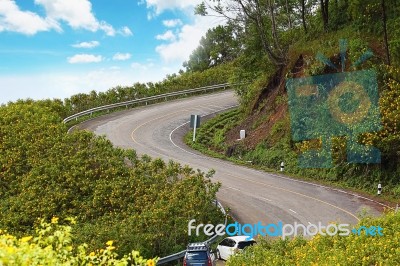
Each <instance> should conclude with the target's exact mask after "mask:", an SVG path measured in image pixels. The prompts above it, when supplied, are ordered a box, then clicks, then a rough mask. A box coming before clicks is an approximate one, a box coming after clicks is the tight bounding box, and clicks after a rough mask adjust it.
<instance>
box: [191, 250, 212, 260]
mask: <svg viewBox="0 0 400 266" xmlns="http://www.w3.org/2000/svg"><path fill="white" fill-rule="evenodd" d="M186 259H187V260H207V259H208V257H207V252H206V251H191V252H188V253H187V257H186Z"/></svg>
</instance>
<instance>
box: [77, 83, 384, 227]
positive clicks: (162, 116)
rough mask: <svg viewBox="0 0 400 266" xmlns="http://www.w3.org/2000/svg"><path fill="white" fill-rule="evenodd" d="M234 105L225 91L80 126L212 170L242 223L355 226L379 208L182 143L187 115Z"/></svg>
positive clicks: (140, 149) (380, 208) (141, 151)
mask: <svg viewBox="0 0 400 266" xmlns="http://www.w3.org/2000/svg"><path fill="white" fill-rule="evenodd" d="M235 105H237V99H236V97H235V95H234V93H233V92H232V91H223V92H219V93H215V94H209V95H203V96H195V97H191V98H186V99H181V100H174V101H170V102H165V103H159V104H154V105H150V106H146V107H139V108H135V109H130V110H126V111H122V112H118V113H112V114H110V115H106V116H102V117H98V118H95V119H92V120H90V121H86V122H84V123H82V124H80V125H79V127H80V128H82V129H88V130H91V131H93V132H95V134H97V135H105V136H106V137H107V138H108V139H110V140H111V141H112V142H113V143H114V145H116V146H119V147H122V148H127V149H132V148H133V149H135V150H136V151H137V153H138V154H148V155H150V156H152V157H161V158H162V159H164V160H167V161H168V160H171V159H172V160H174V161H177V162H180V163H182V164H186V165H189V166H191V167H193V168H194V169H200V170H202V171H208V170H209V169H214V170H216V174H215V176H214V177H213V178H212V179H213V180H214V181H219V182H221V183H222V187H221V189H220V191H219V192H218V195H217V196H218V199H219V200H220V201H221V202H222V203H223V204H224V206H225V207H229V208H231V213H232V214H233V216H234V217H235V218H236V219H237V220H238V221H239V222H241V223H257V222H258V221H261V222H262V223H263V224H267V223H277V222H279V221H282V222H284V223H291V224H293V223H294V222H297V223H302V224H305V225H308V224H309V223H313V224H318V222H321V223H322V224H328V223H329V222H333V221H335V222H342V223H350V224H354V223H356V222H357V221H358V218H357V214H358V213H359V212H360V211H361V210H363V209H367V210H368V211H369V212H370V213H372V214H375V215H376V214H379V213H380V212H382V211H383V207H384V206H383V205H381V204H379V203H377V202H374V201H371V200H369V199H366V198H364V197H361V196H358V195H355V194H351V193H348V192H345V191H341V190H337V189H331V188H328V187H325V186H320V185H315V184H311V183H309V182H303V181H299V180H293V179H291V178H287V177H285V176H281V175H276V174H269V173H265V172H262V171H258V170H254V169H250V168H247V167H243V166H237V165H234V164H232V163H230V162H226V161H223V160H219V159H215V158H209V157H207V156H204V155H202V154H200V153H198V152H197V151H194V150H191V149H190V148H188V147H187V146H186V145H184V143H183V141H182V136H183V134H184V133H185V132H186V131H187V129H188V120H189V117H190V115H191V114H199V115H202V116H205V115H209V114H212V113H215V112H218V111H221V110H225V109H228V108H231V107H233V106H235ZM238 135H239V132H238ZM278 165H279V162H277V167H279V166H278Z"/></svg>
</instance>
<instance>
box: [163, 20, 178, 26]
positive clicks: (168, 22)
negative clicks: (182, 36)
mask: <svg viewBox="0 0 400 266" xmlns="http://www.w3.org/2000/svg"><path fill="white" fill-rule="evenodd" d="M163 24H164V26H165V27H168V28H174V27H176V26H180V25H182V20H180V19H170V20H164V21H163Z"/></svg>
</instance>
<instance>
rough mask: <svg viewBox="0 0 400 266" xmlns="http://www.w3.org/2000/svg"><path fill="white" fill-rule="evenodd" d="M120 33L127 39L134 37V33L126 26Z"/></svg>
mask: <svg viewBox="0 0 400 266" xmlns="http://www.w3.org/2000/svg"><path fill="white" fill-rule="evenodd" d="M118 33H119V34H121V35H122V36H125V37H128V36H132V35H133V33H132V31H131V30H130V29H129V28H128V27H126V26H125V27H122V28H121V29H119V30H118Z"/></svg>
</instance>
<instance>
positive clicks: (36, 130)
mask: <svg viewBox="0 0 400 266" xmlns="http://www.w3.org/2000/svg"><path fill="white" fill-rule="evenodd" d="M64 112H65V107H63V105H62V104H61V103H60V102H59V101H36V102H34V101H19V102H17V103H10V104H8V105H7V106H2V107H1V108H0V170H1V171H0V198H1V201H0V210H1V212H0V228H1V229H2V230H7V232H8V233H10V234H13V235H15V236H17V237H21V236H24V235H27V234H28V235H29V234H31V233H32V232H33V227H34V225H35V224H37V223H38V221H39V220H38V219H45V220H47V221H48V220H50V219H51V218H52V217H59V218H60V221H61V220H63V219H65V218H69V217H72V218H76V221H77V225H73V226H72V227H73V230H74V232H75V233H74V239H75V241H76V242H75V243H77V244H83V243H86V244H88V250H92V251H94V250H95V249H99V248H101V247H103V246H104V243H106V242H107V241H109V240H113V241H114V243H115V246H116V247H117V248H118V253H119V254H120V255H123V254H128V253H129V252H130V251H131V250H133V249H134V250H138V251H140V252H141V254H143V255H144V256H146V257H152V256H156V255H158V256H160V257H161V256H164V255H168V254H171V253H173V252H176V251H180V250H182V249H184V248H185V247H186V245H187V243H188V242H190V241H195V240H196V239H195V238H193V237H192V238H189V236H188V235H187V234H186V233H185V232H187V221H188V220H190V219H196V220H198V221H202V222H204V223H208V222H215V223H218V222H220V221H221V220H222V217H221V215H220V213H219V211H218V210H216V207H215V204H213V203H212V201H213V200H214V199H215V193H216V191H217V190H218V187H219V185H218V184H214V183H211V181H210V179H209V177H210V175H211V174H205V173H201V172H195V171H193V170H192V169H190V168H188V167H183V166H181V165H179V164H177V163H174V162H172V161H171V162H164V161H162V160H160V159H151V158H149V157H148V156H143V157H141V158H139V157H138V156H137V155H136V153H135V151H134V150H122V149H118V148H114V147H113V146H112V144H111V142H110V141H108V140H106V139H105V138H104V137H96V136H94V134H92V133H89V132H85V131H78V132H73V133H72V134H68V133H67V127H66V126H65V125H64V124H63V123H62V122H61V121H62V117H61V116H60V113H64Z"/></svg>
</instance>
